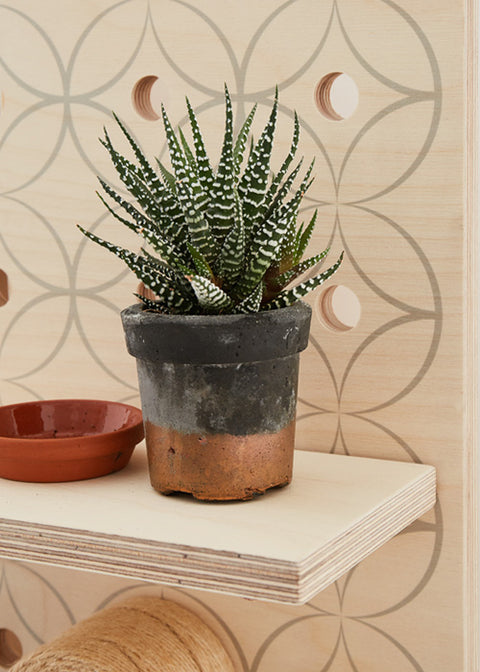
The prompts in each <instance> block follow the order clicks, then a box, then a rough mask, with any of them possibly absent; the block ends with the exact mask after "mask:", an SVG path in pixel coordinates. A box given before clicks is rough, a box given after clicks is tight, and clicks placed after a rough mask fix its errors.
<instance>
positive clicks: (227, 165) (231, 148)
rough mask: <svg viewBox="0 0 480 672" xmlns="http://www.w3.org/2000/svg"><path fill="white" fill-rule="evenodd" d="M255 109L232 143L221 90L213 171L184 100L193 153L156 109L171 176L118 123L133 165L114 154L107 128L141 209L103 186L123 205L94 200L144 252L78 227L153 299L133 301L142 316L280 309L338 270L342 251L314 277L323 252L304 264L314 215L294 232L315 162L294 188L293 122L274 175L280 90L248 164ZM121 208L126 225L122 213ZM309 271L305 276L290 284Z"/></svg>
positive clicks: (227, 102) (295, 131)
mask: <svg viewBox="0 0 480 672" xmlns="http://www.w3.org/2000/svg"><path fill="white" fill-rule="evenodd" d="M256 107H257V106H256V105H255V106H254V107H253V109H252V110H251V112H250V114H249V115H248V116H247V118H246V119H245V121H244V123H243V125H242V127H241V129H240V131H239V133H238V135H237V136H236V137H234V133H233V111H232V102H231V98H230V95H229V92H228V89H227V87H225V109H226V114H225V133H224V138H223V146H222V150H221V156H220V160H219V163H218V167H217V169H216V171H215V170H214V169H213V168H212V164H211V163H210V160H209V158H208V155H207V152H206V149H205V144H204V140H203V137H202V133H201V131H200V127H199V125H198V121H197V118H196V115H195V112H194V110H193V108H192V106H191V104H190V102H189V100H188V99H187V109H188V117H189V121H190V127H191V136H192V139H193V145H192V143H190V145H189V143H188V141H187V139H186V138H185V135H184V134H183V132H182V130H181V129H179V130H178V132H177V133H175V131H174V129H173V127H172V125H171V123H170V120H169V118H168V116H167V113H166V111H165V109H164V108H163V107H162V115H163V124H164V128H165V135H166V139H167V144H168V150H169V154H170V163H171V166H170V169H168V168H167V167H166V166H165V165H164V164H163V163H162V162H161V161H160V160H158V159H157V160H156V161H157V167H156V169H154V168H153V167H152V165H151V163H150V162H149V161H148V160H147V158H146V157H145V154H144V153H143V151H142V150H141V148H140V147H139V145H138V144H137V142H136V141H135V139H134V138H133V136H132V134H131V132H130V131H129V130H128V129H127V128H126V126H125V125H124V124H123V123H122V122H121V121H120V120H119V119H118V117H117V116H116V115H114V117H115V119H116V121H117V123H118V125H119V126H120V128H121V130H122V132H123V134H124V135H125V137H126V139H127V141H128V144H129V145H130V147H131V149H132V150H133V155H134V156H135V162H133V161H130V160H129V159H127V158H125V157H124V156H123V155H122V154H120V153H119V152H117V150H116V149H115V148H114V147H113V145H112V142H111V140H110V137H109V135H108V133H107V131H106V130H105V136H104V138H103V139H101V140H100V142H101V143H102V144H103V146H104V147H105V148H106V150H107V151H108V153H109V155H110V158H111V160H112V163H113V165H114V167H115V169H116V172H117V173H118V176H119V177H120V179H121V181H122V182H123V184H124V186H125V187H126V189H127V191H128V192H129V193H130V194H131V196H133V198H134V199H135V201H136V202H137V204H138V206H139V207H136V206H135V205H133V204H132V203H131V202H129V201H127V200H125V198H124V197H123V196H122V195H120V194H119V193H118V192H117V191H115V190H114V189H113V188H112V187H111V186H110V185H109V184H107V183H106V182H105V181H104V180H102V179H101V178H98V179H99V181H100V184H101V186H102V189H103V191H104V192H105V194H106V195H107V196H108V197H109V198H110V199H111V200H112V201H113V203H115V204H117V206H119V207H117V208H115V207H114V206H113V205H110V204H109V202H107V200H106V199H105V198H104V196H102V195H101V194H98V195H99V197H100V198H101V200H102V201H103V203H104V204H105V206H106V208H107V209H108V210H109V212H110V213H111V214H112V215H113V216H114V217H115V218H116V219H117V220H119V221H120V222H121V223H122V224H124V225H125V226H127V227H128V228H129V229H131V230H133V231H134V232H135V233H137V234H140V236H142V237H143V239H144V240H145V242H146V243H147V244H148V248H149V249H145V248H142V249H141V251H140V252H138V253H136V252H132V251H129V250H127V249H124V248H122V247H119V246H117V245H113V244H112V243H110V242H108V241H106V240H103V239H102V238H99V237H98V236H96V235H95V234H94V233H91V232H89V231H86V230H85V229H83V228H82V227H79V228H80V230H81V231H82V232H83V233H84V234H85V235H86V236H87V237H88V238H90V239H91V240H93V241H94V242H96V243H98V244H99V245H101V246H103V247H105V248H106V249H108V250H110V252H113V254H115V255H116V256H117V257H119V258H120V259H122V260H123V261H124V262H125V263H126V264H127V266H129V268H130V269H131V270H132V271H133V272H134V273H135V275H136V276H137V277H138V278H139V279H140V280H141V281H142V282H143V283H144V285H145V287H147V288H149V289H150V290H151V292H153V294H154V295H155V299H154V300H152V299H151V298H146V297H145V296H140V295H137V296H138V297H139V298H140V299H141V301H143V303H144V306H145V308H146V309H149V310H155V311H158V312H162V313H177V314H178V313H180V314H189V313H191V314H205V313H255V312H258V311H262V310H271V309H277V308H282V307H286V306H289V305H291V304H292V303H294V302H295V301H297V300H298V299H300V298H302V297H303V296H305V295H306V294H307V293H308V292H310V291H311V290H313V289H315V288H316V287H318V286H320V285H321V284H322V283H323V282H324V281H325V280H326V279H327V278H329V277H330V276H331V275H333V273H335V271H336V270H337V269H338V267H339V266H340V264H341V261H342V257H343V253H342V255H341V256H340V258H339V259H338V260H337V261H336V263H335V264H333V266H331V267H330V268H328V269H327V270H325V271H323V272H321V273H318V272H317V273H316V274H315V272H316V271H317V270H318V267H319V265H321V262H322V260H323V259H324V258H325V256H326V255H327V253H328V251H329V250H328V249H327V250H324V251H323V252H321V253H320V254H316V255H315V256H312V257H309V258H308V259H305V260H302V257H303V255H304V253H305V250H306V248H307V246H308V244H309V241H310V238H311V236H312V232H313V229H314V226H315V223H316V219H317V211H315V212H314V213H313V216H312V217H311V219H310V221H309V222H308V223H307V224H306V225H305V224H301V225H300V226H298V227H297V219H298V213H299V207H300V204H301V201H302V199H303V196H304V195H305V193H306V191H307V190H308V188H309V187H310V185H311V183H312V181H313V180H312V177H311V174H312V169H313V161H312V163H311V164H310V166H309V167H308V169H307V170H306V173H305V175H304V176H303V179H301V181H300V184H299V186H298V187H296V188H294V187H293V185H294V182H295V180H296V178H297V177H298V175H299V173H300V170H301V166H302V161H300V162H299V163H298V164H297V165H296V166H295V167H294V168H293V169H292V170H290V172H289V169H290V166H291V164H292V161H293V159H294V156H295V153H296V150H297V147H298V140H299V133H300V127H299V121H298V117H297V115H296V114H295V116H294V129H293V138H292V142H291V147H290V150H289V152H288V154H287V156H286V158H285V160H284V161H283V163H282V165H281V166H280V169H279V170H278V172H276V173H272V172H271V167H270V164H271V156H272V149H273V143H274V135H275V128H276V122H277V114H278V92H276V94H275V101H274V104H273V107H272V109H271V112H270V116H269V119H268V121H267V124H266V126H265V128H264V130H263V132H262V133H261V135H260V137H259V138H258V140H257V141H256V143H253V141H252V142H251V143H250V150H249V154H248V157H246V158H245V159H244V154H245V153H246V148H247V143H248V138H249V135H250V129H251V125H252V121H253V118H254V115H255V111H256ZM242 167H243V170H242ZM122 210H123V213H125V214H126V215H128V219H127V218H126V217H125V216H123V213H122V214H120V212H121V211H122ZM307 271H310V275H309V277H308V278H307V279H303V281H301V280H300V281H298V284H297V285H296V286H292V284H291V283H292V282H294V281H295V280H296V279H297V278H299V277H300V276H302V275H304V274H305V273H306V272H307ZM289 286H290V287H289Z"/></svg>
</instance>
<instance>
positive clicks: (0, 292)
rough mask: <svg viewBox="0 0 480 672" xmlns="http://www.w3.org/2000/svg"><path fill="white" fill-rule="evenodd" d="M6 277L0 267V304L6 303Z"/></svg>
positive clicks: (7, 297)
mask: <svg viewBox="0 0 480 672" xmlns="http://www.w3.org/2000/svg"><path fill="white" fill-rule="evenodd" d="M8 299H9V296H8V277H7V274H6V273H5V271H2V270H1V269H0V306H4V305H5V304H6V303H8Z"/></svg>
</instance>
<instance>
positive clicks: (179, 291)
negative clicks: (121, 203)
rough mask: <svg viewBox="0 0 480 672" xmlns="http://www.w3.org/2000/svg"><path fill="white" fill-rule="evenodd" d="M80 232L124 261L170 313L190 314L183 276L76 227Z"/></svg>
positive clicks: (189, 304)
mask: <svg viewBox="0 0 480 672" xmlns="http://www.w3.org/2000/svg"><path fill="white" fill-rule="evenodd" d="M78 228H79V229H80V231H81V232H82V233H83V234H84V235H85V236H87V238H90V240H92V241H93V242H95V243H97V244H98V245H101V246H102V247H105V248H106V249H107V250H109V252H112V254H114V255H115V256H117V257H118V258H119V259H121V260H122V261H124V262H125V263H126V264H127V266H128V267H129V268H130V270H132V271H133V272H134V273H135V275H136V276H137V278H138V279H139V280H141V281H142V282H143V284H144V285H145V286H146V287H148V288H149V289H151V290H152V292H153V293H154V294H156V296H157V297H158V299H159V301H161V302H162V304H163V305H164V306H165V307H167V308H169V309H170V310H172V311H177V310H178V311H180V312H190V310H191V308H192V307H193V301H192V297H191V295H189V286H188V284H187V283H185V281H184V278H183V276H181V275H176V274H175V272H174V271H173V270H172V269H169V268H166V267H161V268H160V267H158V266H156V265H155V264H153V263H152V262H151V261H150V260H149V259H146V258H144V257H142V256H140V255H138V254H135V253H134V252H130V250H126V249H124V248H123V247H120V246H118V245H113V244H112V243H109V242H108V241H106V240H103V238H99V237H98V236H96V235H95V234H94V233H91V232H90V231H87V230H86V229H84V228H82V227H81V226H78Z"/></svg>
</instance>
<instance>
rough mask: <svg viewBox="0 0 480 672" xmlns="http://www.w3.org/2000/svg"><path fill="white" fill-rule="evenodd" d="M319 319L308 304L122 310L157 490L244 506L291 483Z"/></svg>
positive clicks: (135, 308) (137, 306)
mask: <svg viewBox="0 0 480 672" xmlns="http://www.w3.org/2000/svg"><path fill="white" fill-rule="evenodd" d="M310 319H311V309H310V307H309V306H308V305H307V304H304V303H302V302H297V303H296V304H294V305H293V306H290V307H288V308H282V309H279V310H272V311H266V312H262V313H254V314H249V315H161V314H158V313H152V312H148V311H145V310H143V309H142V307H141V306H140V305H135V306H130V307H129V308H127V309H125V310H124V311H123V312H122V321H123V326H124V330H125V335H126V342H127V348H128V351H129V352H130V354H131V355H133V356H134V357H136V359H137V371H138V380H139V387H140V396H141V400H142V409H143V418H144V423H145V436H146V442H147V452H148V458H149V469H150V480H151V483H152V486H153V487H154V488H155V489H156V490H158V491H159V492H161V493H163V494H171V493H174V492H185V493H191V494H192V495H193V496H194V497H196V498H197V499H202V500H236V499H241V500H244V499H251V498H252V497H253V496H254V495H257V494H261V493H264V492H265V491H266V490H267V489H269V488H273V487H279V486H284V485H287V484H288V483H289V482H290V481H291V478H292V466H293V449H294V435H295V412H296V401H297V382H298V364H299V353H300V352H301V351H302V350H304V349H305V348H306V346H307V343H308V334H309V328H310Z"/></svg>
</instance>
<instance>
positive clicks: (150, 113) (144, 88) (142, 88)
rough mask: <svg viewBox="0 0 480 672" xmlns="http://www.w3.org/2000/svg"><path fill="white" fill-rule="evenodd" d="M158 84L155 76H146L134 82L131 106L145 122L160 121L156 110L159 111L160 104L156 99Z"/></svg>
mask: <svg viewBox="0 0 480 672" xmlns="http://www.w3.org/2000/svg"><path fill="white" fill-rule="evenodd" d="M157 82H158V77H157V76H156V75H146V76H145V77H142V78H141V79H139V80H138V82H136V84H135V86H134V87H133V89H132V104H133V107H134V109H135V111H136V112H138V114H139V115H140V116H141V117H142V118H143V119H146V120H147V121H157V119H160V114H158V112H157V109H158V110H160V106H161V102H160V101H159V100H157V98H158V86H155V85H156V84H157Z"/></svg>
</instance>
